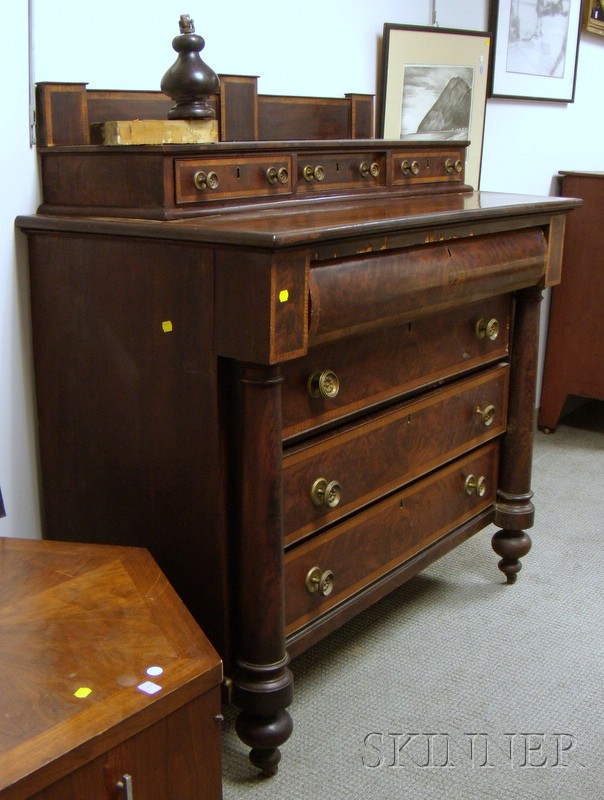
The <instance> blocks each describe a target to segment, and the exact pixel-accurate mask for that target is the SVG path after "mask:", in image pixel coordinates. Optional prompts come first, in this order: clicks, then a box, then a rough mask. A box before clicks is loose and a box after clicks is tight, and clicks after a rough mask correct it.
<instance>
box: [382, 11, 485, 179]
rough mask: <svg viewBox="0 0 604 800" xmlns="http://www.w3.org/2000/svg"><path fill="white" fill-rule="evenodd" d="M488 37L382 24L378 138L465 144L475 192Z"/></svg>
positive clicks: (470, 177)
mask: <svg viewBox="0 0 604 800" xmlns="http://www.w3.org/2000/svg"><path fill="white" fill-rule="evenodd" d="M490 39H491V37H490V35H489V34H488V33H484V32H481V31H464V30H454V29H449V28H437V27H434V28H430V27H419V26H413V25H397V24H393V23H389V22H387V23H385V25H384V44H383V56H382V85H381V119H380V135H381V136H382V137H383V138H384V139H401V140H410V141H411V140H415V141H417V140H424V141H426V140H434V141H446V140H457V141H469V142H470V145H469V146H468V148H467V151H466V171H465V179H466V182H467V183H469V184H470V185H471V186H473V187H474V188H475V189H477V188H478V186H479V183H480V163H481V158H482V140H483V133H484V115H485V106H486V95H487V83H488V73H489V54H490Z"/></svg>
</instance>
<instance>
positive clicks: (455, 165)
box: [445, 158, 463, 174]
mask: <svg viewBox="0 0 604 800" xmlns="http://www.w3.org/2000/svg"><path fill="white" fill-rule="evenodd" d="M462 169H463V163H462V161H461V159H459V158H458V159H457V160H455V161H454V160H453V159H452V158H447V160H446V161H445V170H446V171H447V172H448V173H449V174H451V173H452V172H457V174H459V173H460V172H461V171H462Z"/></svg>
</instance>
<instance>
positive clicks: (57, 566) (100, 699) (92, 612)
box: [0, 538, 222, 800]
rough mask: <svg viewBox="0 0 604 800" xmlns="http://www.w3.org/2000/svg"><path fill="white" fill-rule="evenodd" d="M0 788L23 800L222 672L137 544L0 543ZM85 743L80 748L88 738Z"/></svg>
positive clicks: (212, 682) (192, 695)
mask: <svg viewBox="0 0 604 800" xmlns="http://www.w3.org/2000/svg"><path fill="white" fill-rule="evenodd" d="M0 640H1V641H2V647H1V649H0V670H1V672H2V691H1V692H0V796H1V797H2V798H3V800H4V798H10V799H11V800H13V798H20V797H28V796H29V795H30V794H32V793H33V792H34V791H37V790H38V789H40V788H41V787H43V786H46V785H48V783H49V782H50V781H49V780H48V777H49V775H52V778H53V779H54V780H57V779H58V778H60V777H62V775H63V774H66V773H67V772H69V771H71V770H72V769H74V768H75V767H76V766H78V765H79V759H82V758H83V756H81V755H78V748H80V749H82V748H84V746H85V747H86V760H88V759H90V758H91V757H93V756H94V755H97V753H96V752H95V748H96V749H97V750H99V752H104V751H105V750H107V749H108V748H109V747H111V746H114V745H115V744H117V743H118V742H120V741H123V740H124V739H126V738H129V737H130V736H132V735H133V734H134V733H136V732H137V731H138V730H140V729H142V728H143V727H146V726H147V725H149V724H152V723H153V722H155V721H157V720H158V719H161V718H162V717H163V716H165V715H166V714H167V713H170V712H171V711H173V710H175V709H176V708H179V707H181V706H182V705H184V703H185V702H188V701H189V700H191V699H193V698H195V697H197V696H199V695H200V694H202V693H203V692H205V691H207V690H208V689H209V688H211V687H213V686H216V685H217V684H218V683H219V682H220V680H221V676H222V671H221V663H220V660H219V658H218V656H217V655H216V653H215V652H214V650H213V649H212V647H211V645H210V644H209V642H208V641H207V639H206V638H205V636H204V635H203V634H202V632H201V631H200V629H199V627H198V626H197V625H196V623H195V622H194V621H193V619H192V617H191V616H190V615H189V613H188V611H186V609H185V608H184V606H183V604H182V603H181V601H180V600H179V598H178V597H177V595H176V593H175V592H174V590H173V589H172V587H171V586H170V584H169V583H168V582H167V580H166V578H165V577H164V575H163V573H162V572H161V571H160V569H159V567H158V566H157V564H156V563H155V561H154V560H153V559H152V558H151V556H150V555H149V553H148V552H147V551H146V550H144V549H141V548H128V547H110V546H104V545H88V544H80V543H73V544H71V543H62V542H51V541H39V540H33V539H30V540H28V539H11V538H9V539H6V538H4V539H0ZM87 743H88V744H87Z"/></svg>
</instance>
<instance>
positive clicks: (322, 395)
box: [282, 295, 512, 439]
mask: <svg viewBox="0 0 604 800" xmlns="http://www.w3.org/2000/svg"><path fill="white" fill-rule="evenodd" d="M511 307H512V299H511V296H510V295H500V296H498V297H493V298H489V299H488V300H485V301H481V302H480V303H475V304H472V305H470V306H465V307H464V308H461V309H455V310H453V311H449V312H445V313H443V314H437V315H433V316H428V317H422V318H421V319H418V320H416V321H415V322H412V323H409V324H407V325H403V326H398V327H394V328H386V329H385V330H381V331H376V332H375V333H372V334H367V335H366V336H360V337H355V338H351V339H343V340H342V341H339V342H329V343H327V344H325V345H318V346H317V347H314V348H312V349H311V351H310V353H309V355H308V356H306V357H304V358H301V359H297V360H295V361H290V362H288V363H286V364H284V365H283V374H284V378H285V380H284V382H283V387H282V399H283V438H284V439H288V438H290V437H293V436H296V435H298V434H301V433H305V432H307V431H310V430H313V429H319V428H320V427H321V426H325V425H327V424H329V423H331V422H333V421H334V420H338V419H343V418H345V417H346V416H349V415H352V414H355V413H356V412H358V411H360V410H366V409H368V408H371V407H372V406H374V405H378V404H380V403H384V402H387V401H388V400H391V399H392V398H395V397H397V396H398V395H402V394H405V393H407V392H412V391H417V390H419V389H422V388H425V387H428V386H432V385H435V384H437V383H438V382H441V381H444V380H446V379H448V378H450V377H452V376H454V375H458V374H462V373H463V372H466V371H469V370H472V369H475V368H476V367H479V366H481V365H483V364H488V363H492V362H493V361H498V360H503V359H505V358H507V356H508V354H509V334H510V318H511Z"/></svg>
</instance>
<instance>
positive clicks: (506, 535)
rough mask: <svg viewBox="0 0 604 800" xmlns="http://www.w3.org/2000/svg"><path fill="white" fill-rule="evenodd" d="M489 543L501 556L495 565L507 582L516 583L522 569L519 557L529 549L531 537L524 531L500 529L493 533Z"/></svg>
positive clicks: (522, 556)
mask: <svg viewBox="0 0 604 800" xmlns="http://www.w3.org/2000/svg"><path fill="white" fill-rule="evenodd" d="M491 544H492V546H493V550H494V551H495V552H496V553H497V555H498V556H501V560H500V562H499V563H498V565H497V566H498V567H499V569H500V570H501V571H502V572H503V574H504V575H505V577H506V580H507V583H508V584H512V583H516V578H517V577H518V573H519V572H520V570H521V569H522V564H521V563H520V559H521V558H524V556H525V555H526V554H527V553H528V552H529V550H530V549H531V544H532V542H531V537H530V536H529V535H528V533H526V532H525V531H510V530H501V531H497V533H495V534H494V535H493V538H492V540H491Z"/></svg>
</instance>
